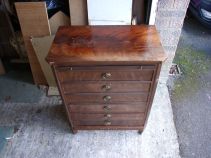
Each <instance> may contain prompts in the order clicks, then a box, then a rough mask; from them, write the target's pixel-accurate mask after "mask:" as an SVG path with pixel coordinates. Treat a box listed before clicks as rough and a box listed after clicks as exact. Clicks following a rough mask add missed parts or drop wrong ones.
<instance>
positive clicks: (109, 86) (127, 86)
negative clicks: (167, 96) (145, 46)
mask: <svg viewBox="0 0 211 158" xmlns="http://www.w3.org/2000/svg"><path fill="white" fill-rule="evenodd" d="M61 87H62V89H63V92H64V94H69V93H95V92H148V91H149V88H150V83H149V82H147V83H144V82H140V81H110V82H109V81H101V82H96V81H94V82H93V81H92V82H86V81H84V82H71V83H66V84H62V86H61Z"/></svg>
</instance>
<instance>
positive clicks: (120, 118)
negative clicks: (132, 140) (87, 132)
mask: <svg viewBox="0 0 211 158" xmlns="http://www.w3.org/2000/svg"><path fill="white" fill-rule="evenodd" d="M107 115H110V117H107ZM71 118H72V119H73V122H74V123H75V124H76V126H78V125H79V126H102V125H105V126H117V125H121V126H143V124H144V114H142V113H138V114H76V113H73V114H72V115H71ZM108 123H109V124H108Z"/></svg>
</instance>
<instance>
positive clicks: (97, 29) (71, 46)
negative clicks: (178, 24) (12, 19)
mask: <svg viewBox="0 0 211 158" xmlns="http://www.w3.org/2000/svg"><path fill="white" fill-rule="evenodd" d="M155 50H156V51H155ZM165 59H166V55H165V53H164V51H163V48H162V46H161V43H160V40H159V36H158V33H157V31H156V28H155V26H146V25H140V26H70V27H65V26H64V27H60V28H59V30H58V32H57V33H56V37H55V39H54V42H53V44H52V46H51V50H50V52H49V54H48V56H47V61H48V62H49V63H57V64H58V63H64V62H85V61H92V62H97V61H101V62H108V61H139V62H140V61H142V62H143V61H147V62H150V61H160V62H161V61H164V60H165Z"/></svg>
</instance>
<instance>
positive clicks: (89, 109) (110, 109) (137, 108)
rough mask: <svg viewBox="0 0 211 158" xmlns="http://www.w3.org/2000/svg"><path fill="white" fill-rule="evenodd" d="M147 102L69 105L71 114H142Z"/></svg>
mask: <svg viewBox="0 0 211 158" xmlns="http://www.w3.org/2000/svg"><path fill="white" fill-rule="evenodd" d="M146 105H147V102H126V103H117V104H99V103H98V104H93V103H92V104H88V103H85V104H73V103H72V104H70V105H69V106H68V107H69V110H70V112H72V113H88V114H90V113H144V112H145V111H146Z"/></svg>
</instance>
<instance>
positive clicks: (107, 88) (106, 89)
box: [102, 85, 111, 91]
mask: <svg viewBox="0 0 211 158" xmlns="http://www.w3.org/2000/svg"><path fill="white" fill-rule="evenodd" d="M110 89H111V86H110V85H103V86H102V90H104V91H108V90H110Z"/></svg>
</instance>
